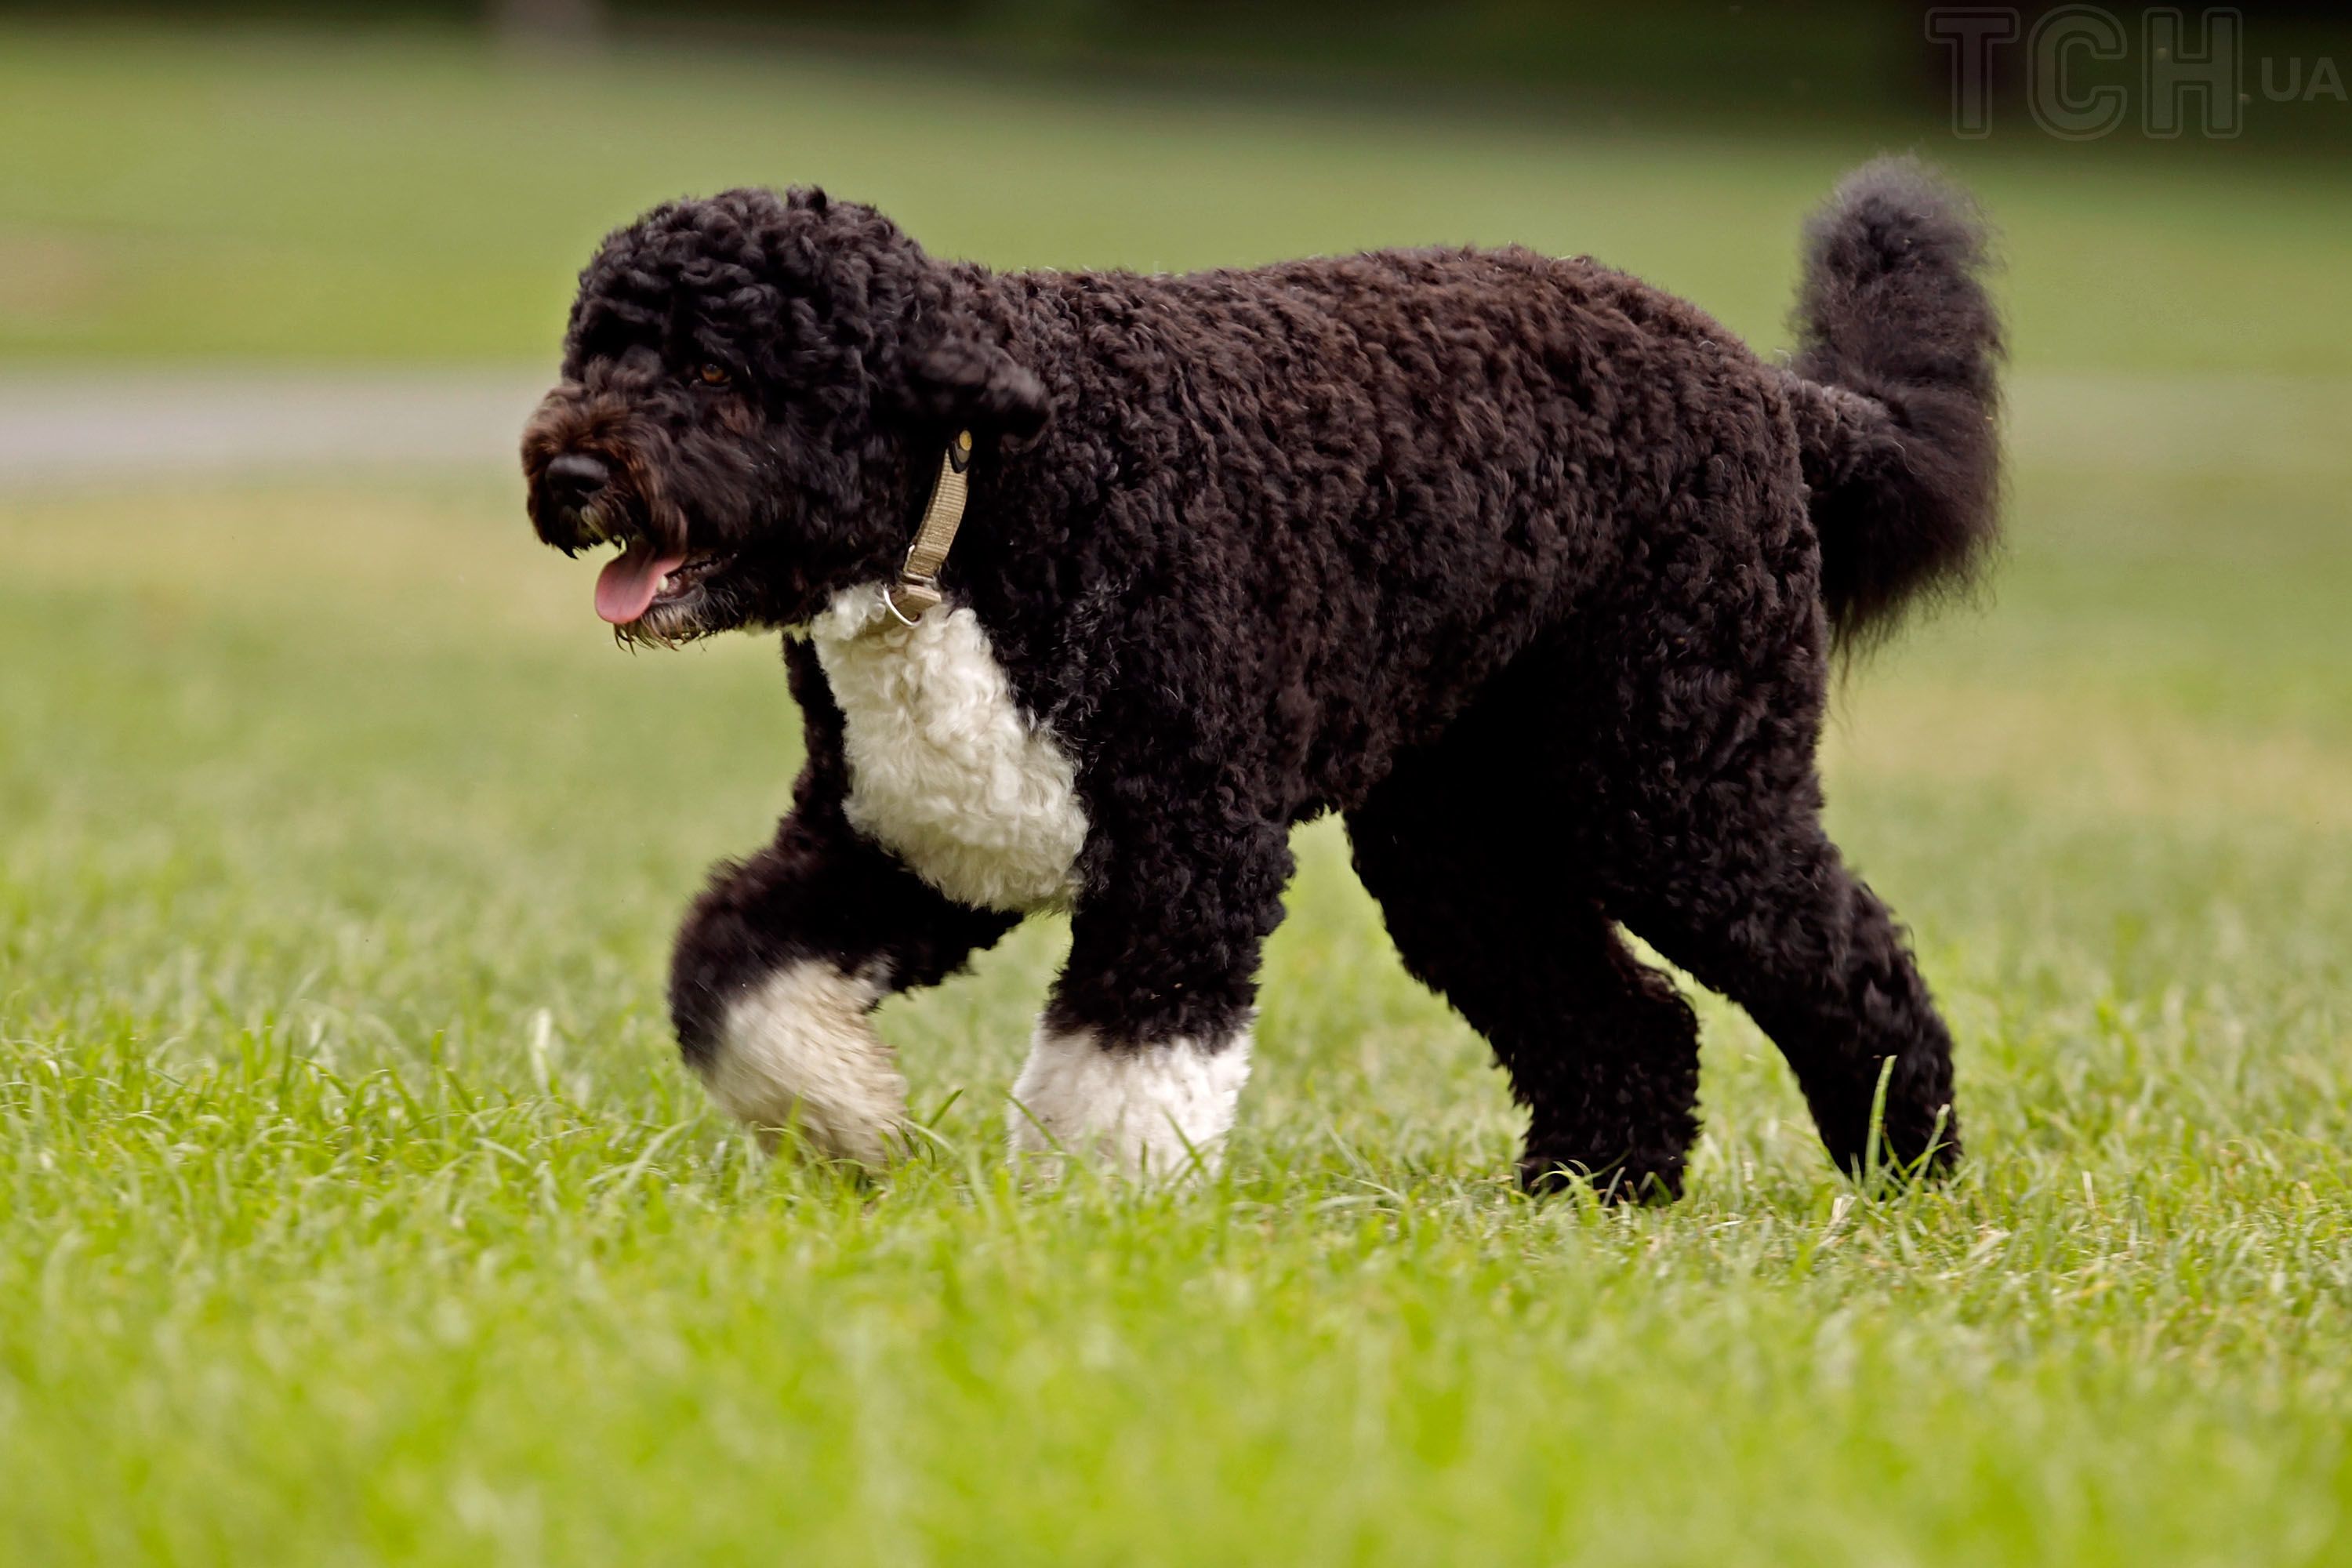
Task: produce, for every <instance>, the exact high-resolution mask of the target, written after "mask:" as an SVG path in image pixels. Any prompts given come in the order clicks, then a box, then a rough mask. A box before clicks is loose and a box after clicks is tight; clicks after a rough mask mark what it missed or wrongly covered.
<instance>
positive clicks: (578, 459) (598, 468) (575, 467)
mask: <svg viewBox="0 0 2352 1568" xmlns="http://www.w3.org/2000/svg"><path fill="white" fill-rule="evenodd" d="M612 477H613V470H612V469H610V468H606V467H605V466H604V461H603V460H602V459H601V458H593V457H591V456H589V455H588V454H587V453H585V452H566V453H564V454H563V455H562V457H560V458H556V459H555V460H554V461H553V462H551V463H550V464H548V465H547V472H545V473H544V474H542V475H541V476H540V485H541V489H543V490H544V491H545V492H546V495H547V500H548V503H549V504H550V505H551V506H554V507H556V508H558V509H559V510H561V509H562V508H565V507H575V508H576V507H579V506H582V505H584V504H585V503H586V502H587V501H588V500H589V498H591V497H592V496H593V495H594V494H595V493H596V492H597V491H598V490H601V489H604V486H605V484H606V483H607V482H608V481H610V480H611V479H612Z"/></svg>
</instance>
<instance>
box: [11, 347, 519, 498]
mask: <svg viewBox="0 0 2352 1568" xmlns="http://www.w3.org/2000/svg"><path fill="white" fill-rule="evenodd" d="M550 380H551V376H550V374H548V373H547V372H545V371H538V372H533V371H529V370H520V369H518V370H505V371H501V370H488V371H461V372H454V373H452V372H431V371H418V372H407V371H380V370H357V371H341V370H320V371H298V372H276V371H269V372H264V371H252V372H225V371H218V370H189V371H154V372H138V373H112V374H57V375H28V374H22V373H18V372H9V373H5V374H0V482H26V481H31V482H39V481H43V480H73V481H78V482H88V481H92V480H96V481H101V482H102V481H105V480H109V479H124V480H131V481H138V482H145V483H152V482H154V481H156V480H158V479H172V478H173V477H175V476H181V475H186V476H191V477H194V476H205V475H215V476H216V475H221V474H230V473H246V472H282V471H289V470H301V471H306V472H316V471H317V470H319V469H321V468H327V469H331V468H338V467H359V468H371V469H381V468H399V467H401V466H403V465H406V464H415V463H432V464H436V465H437V464H467V465H470V464H474V463H483V464H493V463H494V464H499V465H503V466H507V467H511V466H513V464H514V461H515V451H516V447H517V444H518V442H519V440H520V437H521V434H522V425H523V420H524V419H525V418H526V417H528V416H529V415H530V410H531V408H532V407H533V405H536V404H537V403H538V401H539V397H540V395H541V393H543V392H545V391H546V390H547V386H548V383H549V381H550Z"/></svg>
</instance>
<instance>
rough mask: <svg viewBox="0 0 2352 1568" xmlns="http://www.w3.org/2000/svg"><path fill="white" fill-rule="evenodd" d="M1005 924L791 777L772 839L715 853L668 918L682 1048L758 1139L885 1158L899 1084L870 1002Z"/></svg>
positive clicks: (898, 1106)
mask: <svg viewBox="0 0 2352 1568" xmlns="http://www.w3.org/2000/svg"><path fill="white" fill-rule="evenodd" d="M1012 924H1013V917H1012V916H1010V915H1000V914H994V913H991V912H989V911H987V910H975V909H971V908H968V907H967V906H965V905H962V904H958V903H955V902H953V901H951V900H949V899H947V898H945V897H943V896H941V895H940V894H939V893H938V892H935V891H933V890H932V889H930V888H929V887H928V886H927V885H925V884H924V883H923V882H922V881H921V880H920V879H918V878H917V877H916V876H915V875H914V873H913V872H911V871H909V870H908V869H907V868H905V867H904V866H902V865H900V864H899V863H898V861H897V860H895V859H893V858H891V857H890V856H888V855H887V854H886V853H884V852H883V851H882V850H881V849H879V848H877V847H875V846H874V845H873V844H871V843H869V842H867V841H866V840H865V839H863V838H861V837H858V836H857V835H856V832H855V831H854V830H853V829H851V828H850V826H848V824H847V823H846V822H845V821H844V820H843V819H842V817H841V815H840V813H839V811H838V809H837V808H832V809H828V808H827V806H826V805H824V803H823V802H822V801H816V802H812V801H811V800H809V799H808V798H807V792H806V791H805V790H804V791H803V802H802V806H801V809H799V810H796V811H795V812H794V813H793V815H792V816H787V817H786V818H784V820H783V823H782V826H779V827H778V828H777V830H776V837H775V841H774V842H773V843H772V844H771V845H769V846H768V847H766V848H765V849H762V850H761V851H760V852H759V853H758V854H757V855H754V856H752V857H751V858H750V859H748V860H743V861H739V862H725V863H722V864H721V865H720V866H719V868H718V869H717V870H716V871H715V872H714V874H713V875H712V878H711V882H710V886H709V889H708V890H706V891H705V892H704V893H703V895H702V896H701V897H700V898H699V899H698V900H695V904H694V907H693V908H692V910H689V911H688V914H687V917H686V922H685V924H684V925H683V926H682V927H681V928H680V929H679V931H678V934H677V947H676V950H675V952H674V953H673V955H672V959H671V964H670V987H669V1002H670V1016H671V1019H672V1021H673V1022H674V1023H675V1024H676V1025H677V1038H678V1045H679V1047H680V1049H681V1050H682V1051H683V1052H684V1053H685V1057H686V1060H687V1064H688V1066H689V1067H691V1068H694V1069H695V1071H696V1072H697V1073H698V1075H699V1076H700V1077H701V1079H702V1080H703V1083H704V1084H705V1085H706V1086H707V1087H708V1088H709V1091H710V1096H711V1098H712V1099H713V1100H717V1101H718V1102H719V1105H721V1106H722V1107H724V1108H725V1109H726V1110H729V1111H730V1112H732V1113H733V1114H734V1115H736V1116H738V1117H740V1118H741V1119H742V1120H743V1121H747V1122H749V1123H751V1125H752V1126H753V1127H755V1128H758V1129H760V1130H761V1134H762V1136H763V1138H764V1139H765V1140H766V1141H767V1142H769V1143H770V1144H771V1146H772V1145H773V1143H774V1142H775V1139H776V1136H777V1134H778V1132H779V1131H780V1130H782V1129H785V1128H791V1129H793V1130H794V1131H797V1132H798V1133H799V1134H800V1136H801V1137H803V1139H805V1140H806V1141H807V1142H808V1143H809V1145H810V1146H811V1147H812V1148H814V1150H815V1151H816V1152H819V1153H822V1154H826V1155H830V1156H833V1157H835V1158H839V1159H847V1160H855V1161H858V1162H860V1163H866V1164H880V1163H884V1162H886V1161H887V1159H888V1158H889V1157H890V1156H891V1154H892V1153H893V1152H896V1147H895V1146H896V1145H897V1144H898V1139H899V1134H900V1130H901V1128H902V1124H903V1123H904V1121H905V1119H906V1113H907V1110H906V1100H907V1089H906V1081H905V1079H902V1078H901V1077H900V1076H899V1074H898V1063H897V1060H896V1058H894V1057H893V1056H892V1055H891V1052H890V1049H889V1047H887V1045H885V1044H884V1043H883V1041H882V1039H881V1037H879V1036H878V1035H877V1034H876V1033H875V1030H874V1026H873V1023H872V1020H871V1017H870V1015H871V1014H872V1012H873V1010H874V1008H875V1007H876V1005H878V1004H879V1003H880V1002H881V1000H882V999H883V998H884V997H885V996H887V995H889V994H893V993H895V992H899V991H905V990H908V989H911V988H913V987H916V986H920V985H930V984H937V983H938V982H939V981H940V980H942V979H944V978H945V977H946V976H948V975H949V974H951V973H954V972H955V971H956V970H958V969H960V968H961V967H962V965H963V963H964V961H965V960H966V959H967V958H969V957H970V956H971V953H972V952H974V951H976V950H977V949H980V948H982V947H985V946H987V945H989V944H990V943H992V942H995V941H996V939H997V938H998V937H1000V936H1002V935H1003V933H1004V932H1005V931H1006V930H1007V929H1008V928H1009V927H1010V926H1011V925H1012Z"/></svg>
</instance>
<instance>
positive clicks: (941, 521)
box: [882, 430, 971, 626]
mask: <svg viewBox="0 0 2352 1568" xmlns="http://www.w3.org/2000/svg"><path fill="white" fill-rule="evenodd" d="M966 468H971V431H969V430H959V431H957V432H956V438H955V439H954V440H952V441H950V442H949V443H948V449H947V454H946V455H945V456H944V457H942V458H940V477H939V479H938V481H937V482H936V483H934V484H933V485H932V486H931V500H930V504H929V505H928V506H926V507H924V508H923V523H922V526H921V527H920V528H918V529H917V530H915V542H914V543H912V544H910V545H908V547H907V563H906V564H905V565H903V566H901V567H899V568H898V581H897V582H896V583H893V584H890V585H889V586H888V587H887V588H885V589H883V590H882V602H883V603H884V604H885V605H888V606H889V607H890V613H891V614H892V615H894V616H898V619H899V620H901V621H902V622H904V623H905V624H907V625H908V626H913V625H914V624H915V623H916V622H917V621H919V620H921V619H922V618H923V612H924V611H926V610H929V609H930V608H931V607H932V606H933V605H937V604H938V603H939V602H940V567H942V566H944V565H946V564H947V563H948V551H949V550H950V548H952V547H953V545H954V544H955V536H956V530H957V529H958V528H960V527H961V526H962V524H963V503H964V497H965V493H966V485H965V481H964V470H965V469H966Z"/></svg>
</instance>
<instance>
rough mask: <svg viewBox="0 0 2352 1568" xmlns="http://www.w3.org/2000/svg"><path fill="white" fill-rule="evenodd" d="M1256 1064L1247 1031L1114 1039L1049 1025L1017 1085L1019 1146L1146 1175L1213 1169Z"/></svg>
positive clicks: (1014, 1117)
mask: <svg viewBox="0 0 2352 1568" xmlns="http://www.w3.org/2000/svg"><path fill="white" fill-rule="evenodd" d="M1249 1069H1250V1037H1249V1032H1248V1031H1247V1030H1246V1029H1244V1030H1242V1031H1240V1032H1238V1033H1236V1034H1235V1035H1234V1036H1233V1037H1231V1038H1229V1039H1226V1040H1224V1041H1222V1042H1219V1043H1218V1044H1217V1045H1216V1046H1215V1047H1214V1048H1209V1047H1203V1046H1202V1044H1201V1043H1199V1042H1198V1041H1194V1040H1188V1039H1177V1040H1169V1041H1166V1042H1164V1043H1160V1044H1156V1045H1147V1046H1129V1045H1121V1044H1118V1043H1116V1042H1113V1043H1110V1044H1108V1045H1106V1044H1105V1043H1103V1042H1102V1041H1100V1040H1099V1039H1097V1037H1095V1036H1094V1035H1093V1034H1092V1033H1089V1032H1081V1033H1076V1034H1057V1033H1055V1032H1053V1031H1051V1030H1048V1029H1045V1028H1042V1027H1041V1028H1040V1029H1039V1030H1038V1031H1037V1038H1036V1041H1035V1043H1034V1044H1033V1045H1032V1046H1031V1047H1030V1050H1029V1061H1028V1064H1027V1065H1026V1066H1024V1068H1022V1069H1021V1077H1020V1079H1019V1081H1018V1082H1016V1083H1015V1084H1014V1085H1013V1106H1012V1108H1011V1110H1010V1112H1009V1115H1008V1117H1007V1121H1008V1123H1009V1125H1010V1127H1011V1130H1012V1133H1013V1152H1014V1153H1016V1154H1048V1153H1053V1152H1062V1153H1066V1154H1070V1155H1074V1156H1076V1157H1078V1158H1081V1159H1087V1160H1091V1161H1094V1162H1096V1163H1098V1164H1100V1165H1101V1166H1103V1167H1104V1168H1105V1169H1107V1170H1109V1171H1113V1172H1116V1173H1118V1174H1120V1175H1124V1176H1129V1177H1133V1178H1138V1179H1158V1180H1178V1181H1181V1180H1184V1179H1187V1178H1189V1177H1191V1176H1192V1175H1193V1174H1194V1173H1213V1172H1214V1171H1215V1170H1216V1168H1217V1164H1218V1162H1219V1160H1220V1159H1221V1158H1222V1156H1223V1146H1224V1140H1225V1134H1226V1133H1227V1132H1228V1131H1232V1129H1233V1125H1234V1107H1235V1106H1236V1105H1237V1104H1238V1103H1239V1102H1240V1100H1241V1092H1242V1085H1243V1084H1244V1083H1245V1082H1247V1081H1248V1079H1249Z"/></svg>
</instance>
